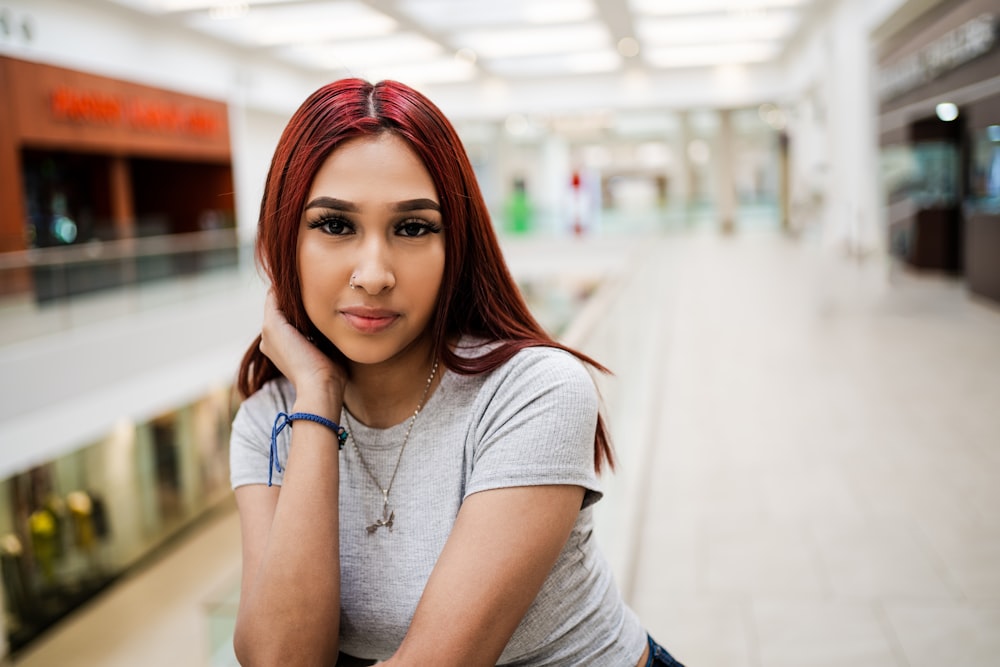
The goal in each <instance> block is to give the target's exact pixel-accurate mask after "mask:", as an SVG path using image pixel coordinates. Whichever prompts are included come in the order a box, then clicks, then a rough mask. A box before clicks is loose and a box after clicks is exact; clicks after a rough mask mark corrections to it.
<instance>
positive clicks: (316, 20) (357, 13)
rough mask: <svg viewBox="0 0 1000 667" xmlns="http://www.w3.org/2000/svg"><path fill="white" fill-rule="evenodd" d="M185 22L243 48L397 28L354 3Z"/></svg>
mask: <svg viewBox="0 0 1000 667" xmlns="http://www.w3.org/2000/svg"><path fill="white" fill-rule="evenodd" d="M186 20H187V23H188V24H189V25H190V26H191V27H193V28H195V29H197V30H201V31H203V32H206V33H209V34H211V35H213V36H215V37H218V38H221V39H225V40H227V41H230V42H235V43H238V44H243V45H246V46H274V45H279V44H292V43H296V42H312V41H322V40H328V39H358V38H363V37H375V36H380V35H387V34H389V33H391V32H393V31H394V30H396V28H397V23H396V21H394V20H393V19H392V18H390V17H388V16H386V15H385V14H382V13H381V12H377V11H375V10H373V9H371V8H370V7H368V6H366V5H364V4H362V3H360V2H355V1H353V0H345V1H344V2H336V3H333V2H307V3H300V4H294V5H293V4H289V5H268V6H263V7H250V9H249V11H248V12H246V13H244V14H241V15H238V16H234V17H232V18H227V19H214V18H212V17H211V16H209V15H208V14H203V13H198V14H192V15H191V16H189V17H187V19H186Z"/></svg>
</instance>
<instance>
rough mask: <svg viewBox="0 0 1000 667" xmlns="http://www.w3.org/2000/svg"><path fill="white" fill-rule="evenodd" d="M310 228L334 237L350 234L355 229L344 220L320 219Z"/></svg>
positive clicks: (311, 224)
mask: <svg viewBox="0 0 1000 667" xmlns="http://www.w3.org/2000/svg"><path fill="white" fill-rule="evenodd" d="M309 228H310V229H317V228H318V229H321V230H323V231H324V232H326V233H327V234H331V235H333V236H341V235H343V234H349V233H350V232H351V230H352V229H353V228H352V226H351V223H350V222H348V221H347V220H344V219H343V218H320V219H319V220H316V221H315V222H312V223H310V224H309Z"/></svg>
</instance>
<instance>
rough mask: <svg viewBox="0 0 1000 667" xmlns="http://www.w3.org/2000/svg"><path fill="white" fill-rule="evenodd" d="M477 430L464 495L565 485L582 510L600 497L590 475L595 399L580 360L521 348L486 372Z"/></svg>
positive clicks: (593, 475)
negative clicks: (579, 495)
mask: <svg viewBox="0 0 1000 667" xmlns="http://www.w3.org/2000/svg"><path fill="white" fill-rule="evenodd" d="M488 384H489V385H491V386H492V387H491V389H492V390H491V391H489V392H486V396H485V397H484V401H483V404H482V405H480V406H477V407H479V408H480V409H481V410H482V417H481V419H480V420H479V423H478V425H477V432H476V434H475V443H474V449H473V452H472V454H471V457H470V463H471V471H470V473H469V478H468V484H467V486H466V496H468V495H470V494H472V493H476V492H479V491H485V490H488V489H497V488H505V487H513V486H538V485H544V484H573V485H578V486H582V487H583V488H584V489H586V490H587V493H586V495H585V497H584V507H586V506H588V505H591V504H593V503H594V502H596V501H597V500H599V499H600V497H601V495H602V492H601V488H600V483H599V480H598V478H597V473H596V472H595V470H594V435H595V432H596V428H597V413H598V399H597V389H596V387H595V386H594V382H593V379H592V378H591V377H590V375H589V374H588V373H587V370H586V369H585V368H584V366H583V364H582V362H580V361H579V360H578V359H576V357H574V356H572V355H570V354H569V353H567V352H564V351H562V350H557V349H554V348H529V349H527V350H523V351H522V352H520V353H518V354H517V355H515V357H514V358H513V359H511V361H510V362H508V363H507V364H505V365H504V366H503V367H501V368H500V369H498V370H497V371H494V377H492V378H490V380H489V381H488Z"/></svg>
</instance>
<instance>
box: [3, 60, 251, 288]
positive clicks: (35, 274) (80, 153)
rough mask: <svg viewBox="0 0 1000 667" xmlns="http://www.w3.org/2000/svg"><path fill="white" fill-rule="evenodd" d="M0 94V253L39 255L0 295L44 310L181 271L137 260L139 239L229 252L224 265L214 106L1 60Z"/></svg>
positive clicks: (226, 176) (227, 163) (229, 211)
mask: <svg viewBox="0 0 1000 667" xmlns="http://www.w3.org/2000/svg"><path fill="white" fill-rule="evenodd" d="M0 96H2V97H3V99H4V100H5V104H3V105H0V175H2V176H0V253H17V252H22V253H23V252H25V251H29V250H42V251H43V252H34V253H33V254H31V255H30V259H32V260H33V263H32V264H31V265H30V266H26V267H25V268H24V269H23V270H21V271H7V272H4V273H3V274H0V294H10V293H19V292H25V291H27V292H34V294H35V295H36V297H37V298H38V299H39V300H42V301H43V300H46V299H49V298H59V297H61V296H66V295H70V294H71V293H72V292H73V291H74V290H75V291H77V292H79V291H93V290H94V289H102V288H106V287H114V286H118V285H120V284H126V283H129V282H134V281H136V280H143V279H147V278H148V279H155V278H160V277H169V276H171V275H175V274H176V273H177V272H179V271H182V270H183V269H184V262H187V263H189V264H190V262H191V261H192V260H191V256H190V255H187V256H184V257H173V258H171V259H170V260H169V261H171V262H174V263H176V264H177V266H171V267H167V268H166V269H165V268H164V267H163V262H164V260H163V257H162V255H160V256H158V257H157V259H156V261H144V259H143V258H144V257H145V256H147V255H150V254H152V253H144V252H143V251H142V248H143V247H144V246H143V245H142V242H141V240H143V239H150V238H164V239H173V238H175V237H178V236H181V235H183V236H184V237H185V238H186V239H188V241H189V242H188V245H189V246H190V245H191V244H192V242H196V241H199V240H205V241H210V242H211V243H210V245H211V246H212V247H213V248H216V249H219V248H222V249H225V248H226V247H227V246H231V252H230V253H229V255H231V259H232V261H233V262H235V258H236V253H235V229H234V227H235V217H234V197H233V178H232V166H231V158H230V146H229V126H228V117H227V109H226V105H225V104H224V103H222V102H218V101H213V100H207V99H202V98H197V97H192V96H189V95H182V94H179V93H175V92H172V91H166V90H160V89H156V88H151V87H148V86H142V85H137V84H133V83H129V82H124V81H119V80H115V79H108V78H105V77H101V76H96V75H92V74H87V73H83V72H76V71H72V70H68V69H63V68H59V67H52V66H49V65H44V64H39V63H32V62H25V61H21V60H15V59H11V58H0ZM227 240H228V243H227ZM137 241H139V243H137ZM146 245H148V244H146ZM195 245H197V243H195ZM73 248H76V249H78V250H79V249H81V248H85V249H86V250H87V252H86V253H81V252H75V253H74V252H71V251H70V250H69V249H73ZM46 249H61V250H55V251H52V252H49V251H47V250H46ZM101 255H104V256H105V257H108V258H110V259H108V260H107V261H103V262H101V261H93V260H94V258H95V257H98V256H101ZM209 259H210V261H215V262H218V261H219V258H218V257H212V258H209ZM224 261H225V260H224ZM75 264H79V266H75ZM67 290H68V291H67Z"/></svg>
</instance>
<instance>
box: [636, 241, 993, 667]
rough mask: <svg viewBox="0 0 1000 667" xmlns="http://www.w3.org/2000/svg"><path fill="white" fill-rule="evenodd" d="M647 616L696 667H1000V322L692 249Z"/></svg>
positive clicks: (645, 572) (799, 252)
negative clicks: (862, 666)
mask: <svg viewBox="0 0 1000 667" xmlns="http://www.w3.org/2000/svg"><path fill="white" fill-rule="evenodd" d="M687 244H688V247H687V252H686V253H685V254H684V256H683V261H684V266H683V267H682V269H681V271H680V272H679V280H680V283H681V287H680V292H679V298H680V300H681V303H680V304H679V306H678V307H677V312H678V317H677V321H676V322H675V323H674V327H673V329H672V334H673V335H672V336H671V337H670V338H668V339H666V340H665V341H664V344H665V345H667V346H668V348H669V350H668V355H667V357H668V361H667V362H666V367H665V368H664V369H663V372H664V376H663V378H664V382H665V383H666V386H665V388H664V392H663V404H662V406H661V410H662V412H661V415H660V429H659V435H658V437H657V438H656V448H655V450H654V454H653V460H652V461H650V462H649V465H650V466H651V468H652V469H653V470H654V471H655V478H656V483H655V484H654V485H652V487H651V494H650V496H649V498H648V502H649V508H647V512H646V516H647V521H646V530H645V531H644V535H645V541H644V543H643V548H642V550H641V554H640V559H639V572H638V573H637V576H636V581H637V587H636V591H635V594H634V596H633V600H632V601H633V604H634V606H635V608H636V610H637V611H638V612H639V613H640V615H641V616H642V618H644V619H646V620H647V622H648V623H649V626H650V629H651V630H652V632H653V633H654V635H655V636H657V637H658V639H660V640H661V641H662V642H663V643H664V644H665V645H666V646H668V648H670V649H671V650H672V651H674V652H675V654H676V655H677V656H678V658H680V659H681V660H683V661H684V662H686V663H687V664H689V665H693V666H698V667H713V666H718V667H723V666H725V667H740V666H744V665H746V666H751V667H806V666H816V667H819V666H823V665H830V666H833V665H852V666H858V665H865V666H871V667H923V666H925V665H927V666H930V665H942V664H947V665H956V666H958V665H961V666H962V667H987V666H990V667H996V666H997V665H1000V539H998V537H1000V535H998V533H1000V511H998V510H1000V465H998V461H997V459H998V455H1000V310H998V309H996V308H995V307H990V306H987V305H985V304H981V303H976V302H974V301H972V300H970V299H969V298H968V297H967V296H966V294H965V293H964V290H963V288H962V287H961V286H960V285H959V284H958V283H955V282H953V281H949V280H941V279H931V278H917V277H914V276H911V275H906V274H904V273H903V272H900V271H897V270H890V268H889V266H888V265H887V264H886V263H885V262H881V261H879V262H869V263H867V264H865V263H860V264H859V263H857V262H852V261H850V260H847V259H844V258H838V257H836V256H833V255H829V254H826V253H822V252H819V251H817V250H815V249H811V248H803V247H800V246H796V245H795V244H791V243H785V242H781V241H780V240H778V239H775V238H772V237H766V236H753V237H743V238H736V239H732V240H726V239H719V238H714V237H700V238H696V239H690V240H688V241H687Z"/></svg>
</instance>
